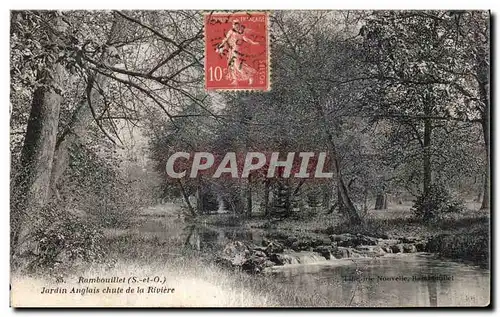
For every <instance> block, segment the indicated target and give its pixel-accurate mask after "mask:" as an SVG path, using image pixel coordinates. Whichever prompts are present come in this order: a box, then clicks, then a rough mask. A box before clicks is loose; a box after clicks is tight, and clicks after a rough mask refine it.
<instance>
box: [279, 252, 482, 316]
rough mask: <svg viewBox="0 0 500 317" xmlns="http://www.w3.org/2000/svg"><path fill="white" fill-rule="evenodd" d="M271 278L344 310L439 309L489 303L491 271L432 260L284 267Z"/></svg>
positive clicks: (394, 258) (372, 260)
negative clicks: (421, 307) (417, 307)
mask: <svg viewBox="0 0 500 317" xmlns="http://www.w3.org/2000/svg"><path fill="white" fill-rule="evenodd" d="M272 275H273V276H274V277H275V278H276V279H277V280H278V281H279V282H280V283H283V284H287V285H289V286H291V287H293V288H295V289H297V291H300V292H307V293H310V294H315V296H321V297H325V298H328V299H330V300H333V301H334V302H338V303H339V305H348V306H386V307H392V306H395V307H401V306H431V307H436V306H484V305H487V304H488V303H489V292H490V289H489V285H490V274H489V271H488V270H485V269H481V268H479V267H476V266H471V265H466V264H462V263H456V262H452V261H444V260H442V259H437V258H436V257H434V256H431V255H421V254H411V255H410V254H408V255H394V256H387V257H383V258H367V259H354V260H348V259H345V260H335V261H331V262H327V263H318V264H315V265H298V266H290V267H283V268H279V269H277V270H275V271H274V272H273V273H272ZM426 278H427V280H425V279H426Z"/></svg>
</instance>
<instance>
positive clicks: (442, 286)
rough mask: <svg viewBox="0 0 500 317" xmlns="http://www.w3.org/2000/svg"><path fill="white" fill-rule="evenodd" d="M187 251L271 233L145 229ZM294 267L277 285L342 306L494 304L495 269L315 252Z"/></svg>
mask: <svg viewBox="0 0 500 317" xmlns="http://www.w3.org/2000/svg"><path fill="white" fill-rule="evenodd" d="M140 231H141V232H142V234H144V233H145V232H147V233H153V234H155V236H157V237H159V238H160V239H162V238H163V239H167V240H171V239H176V240H178V241H180V242H181V243H183V244H184V247H188V248H194V249H197V250H204V249H205V250H213V251H216V250H220V249H221V248H222V247H223V246H224V245H225V244H226V243H228V242H230V241H235V240H240V241H252V242H253V243H255V244H260V240H261V239H262V237H263V235H264V233H265V232H263V231H262V230H253V231H245V230H242V229H241V228H239V227H226V228H219V227H218V228H209V227H206V226H198V225H190V226H184V227H183V226H182V225H181V223H172V222H171V219H170V220H166V221H165V222H164V221H163V220H161V221H159V222H152V221H150V220H149V221H145V222H143V223H142V228H141V229H140ZM294 257H295V259H297V261H294V263H300V264H291V265H285V266H282V267H274V268H272V269H271V272H269V274H270V276H272V277H273V278H274V279H275V280H276V282H277V283H279V284H283V287H286V288H292V289H294V290H295V291H296V292H301V293H305V294H313V296H318V297H320V299H322V300H323V301H318V302H327V303H338V306H360V307H364V306H370V307H375V306H384V307H403V306H430V307H436V306H485V305H488V304H489V302H490V271H489V270H488V269H485V268H481V267H479V266H476V265H472V264H466V263H460V262H455V261H450V260H444V259H440V258H438V257H437V256H436V255H432V254H423V253H421V254H388V255H386V256H384V257H378V258H356V259H333V260H325V259H324V258H322V257H320V256H318V255H317V254H316V253H313V252H295V253H294Z"/></svg>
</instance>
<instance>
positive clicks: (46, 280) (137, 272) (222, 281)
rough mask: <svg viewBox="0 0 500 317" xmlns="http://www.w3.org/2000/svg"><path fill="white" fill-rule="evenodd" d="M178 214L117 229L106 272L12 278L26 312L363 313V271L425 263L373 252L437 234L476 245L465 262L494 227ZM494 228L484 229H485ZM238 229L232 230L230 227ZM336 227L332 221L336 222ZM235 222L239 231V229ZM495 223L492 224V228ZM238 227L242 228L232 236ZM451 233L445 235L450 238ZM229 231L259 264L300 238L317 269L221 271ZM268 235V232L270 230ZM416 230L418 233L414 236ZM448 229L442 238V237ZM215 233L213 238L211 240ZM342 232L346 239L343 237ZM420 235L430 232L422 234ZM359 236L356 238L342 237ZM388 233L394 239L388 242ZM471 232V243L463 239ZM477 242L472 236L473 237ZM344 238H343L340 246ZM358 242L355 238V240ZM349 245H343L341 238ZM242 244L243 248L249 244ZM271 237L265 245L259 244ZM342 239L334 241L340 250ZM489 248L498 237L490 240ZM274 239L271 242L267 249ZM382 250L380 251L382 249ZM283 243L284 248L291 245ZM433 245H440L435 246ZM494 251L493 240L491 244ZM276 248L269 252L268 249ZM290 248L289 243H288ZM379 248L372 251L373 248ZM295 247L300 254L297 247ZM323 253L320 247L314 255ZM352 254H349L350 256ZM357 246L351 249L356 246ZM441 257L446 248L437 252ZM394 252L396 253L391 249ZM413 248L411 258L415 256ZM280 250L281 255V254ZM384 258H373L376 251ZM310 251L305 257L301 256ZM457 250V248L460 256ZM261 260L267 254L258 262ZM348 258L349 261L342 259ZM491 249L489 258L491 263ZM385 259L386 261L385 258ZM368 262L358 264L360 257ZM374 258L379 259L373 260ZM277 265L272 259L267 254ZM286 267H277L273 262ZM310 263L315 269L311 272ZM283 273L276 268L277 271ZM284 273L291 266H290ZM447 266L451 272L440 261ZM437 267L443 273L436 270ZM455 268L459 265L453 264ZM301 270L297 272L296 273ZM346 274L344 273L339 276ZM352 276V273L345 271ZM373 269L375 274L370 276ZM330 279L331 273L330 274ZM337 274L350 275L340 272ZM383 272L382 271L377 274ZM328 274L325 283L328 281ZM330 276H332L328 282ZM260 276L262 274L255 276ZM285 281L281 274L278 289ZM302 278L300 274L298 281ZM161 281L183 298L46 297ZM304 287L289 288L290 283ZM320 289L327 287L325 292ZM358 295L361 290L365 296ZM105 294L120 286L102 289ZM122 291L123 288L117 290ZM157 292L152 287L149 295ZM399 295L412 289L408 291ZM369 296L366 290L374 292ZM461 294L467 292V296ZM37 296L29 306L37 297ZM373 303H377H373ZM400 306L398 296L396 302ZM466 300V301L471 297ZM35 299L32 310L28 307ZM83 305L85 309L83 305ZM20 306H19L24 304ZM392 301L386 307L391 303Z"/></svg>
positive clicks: (171, 210)
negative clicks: (479, 236)
mask: <svg viewBox="0 0 500 317" xmlns="http://www.w3.org/2000/svg"><path fill="white" fill-rule="evenodd" d="M178 211H179V210H178V206H174V205H166V206H165V205H163V206H157V207H154V208H148V209H147V210H145V211H144V212H142V213H141V215H139V217H137V219H135V220H134V222H133V223H132V224H131V226H130V227H129V228H121V229H107V230H105V232H104V237H105V240H104V241H102V243H103V245H105V246H106V257H105V259H104V260H103V261H102V262H101V263H92V264H89V263H86V262H85V263H76V264H75V265H72V266H71V267H62V266H58V267H55V268H53V269H51V270H50V271H49V272H42V273H40V274H37V275H22V277H21V275H18V274H15V273H14V274H13V275H12V287H13V288H16V289H17V290H21V291H16V292H15V293H16V294H23V299H22V303H23V304H24V305H28V306H29V305H30V303H31V304H33V305H35V306H40V305H41V304H43V305H46V306H65V305H68V304H71V305H74V303H75V302H78V303H79V305H81V306H86V305H92V306H95V305H98V306H124V305H126V306H134V307H145V306H169V307H275V306H279V307H297V306H299V307H304V306H314V307H321V306H325V307H331V306H349V305H355V306H363V305H365V304H366V303H363V302H360V303H358V302H356V300H357V297H356V299H355V302H351V300H352V298H354V297H353V296H352V294H354V293H356V292H361V291H363V292H365V291H366V292H371V291H370V289H371V286H370V287H369V286H368V285H364V284H363V285H357V284H356V283H346V282H345V281H343V280H342V274H348V275H349V276H350V275H352V274H357V273H356V272H358V267H357V265H358V263H359V265H362V267H363V269H361V271H359V272H361V273H362V274H365V275H366V276H371V275H377V274H382V273H384V272H386V273H384V274H389V273H391V274H400V272H399V271H398V270H397V269H395V270H394V272H392V271H391V272H389V271H386V269H384V268H380V269H378V266H379V264H380V263H386V262H387V261H388V262H387V265H388V266H389V267H392V264H391V263H393V262H391V261H393V260H391V259H395V260H394V261H396V262H394V263H400V264H398V265H402V266H404V267H406V266H408V265H410V264H409V263H414V261H413V260H407V261H406V260H404V261H401V260H398V259H405V258H407V257H408V259H410V258H411V257H418V255H415V254H396V255H382V256H381V257H377V255H376V254H370V252H372V251H378V250H379V249H378V247H380V248H384V246H382V245H383V243H386V244H389V243H396V242H397V244H394V247H395V248H396V250H399V249H400V247H399V246H398V244H401V247H402V252H401V253H408V252H410V251H411V252H413V251H416V249H413V248H411V247H410V245H415V244H416V241H413V242H411V243H410V240H408V238H409V234H406V233H407V232H410V233H411V234H412V235H414V236H417V234H421V237H424V238H425V239H431V238H432V237H435V236H436V237H437V236H439V235H436V234H447V235H448V236H452V237H453V240H452V241H458V240H457V239H458V238H457V236H458V237H469V238H467V239H465V238H464V239H465V240H464V241H465V245H461V250H462V251H461V253H460V254H453V256H452V257H455V258H460V259H462V258H464V257H465V256H466V255H467V254H477V252H476V250H474V249H470V248H479V247H480V245H479V244H475V245H474V244H473V243H471V240H472V241H474V239H473V238H471V237H473V236H474V234H475V233H474V230H472V231H471V230H469V229H470V228H477V230H478V232H483V231H484V223H485V221H486V220H489V219H488V218H484V217H486V216H484V215H483V216H481V217H478V216H477V215H476V217H474V219H476V220H474V221H472V219H468V218H467V217H465V215H463V216H461V217H460V218H457V219H455V220H452V219H448V220H446V221H445V220H442V222H439V223H434V224H432V225H430V224H428V225H426V226H423V225H422V224H420V223H416V222H412V221H409V220H408V219H398V218H397V217H396V218H395V219H394V220H391V219H388V214H387V213H386V214H384V216H385V217H384V218H385V219H383V217H381V214H377V215H375V216H369V217H368V218H366V219H367V221H366V222H365V226H357V227H345V226H342V225H341V224H340V222H339V223H337V226H336V227H335V226H334V223H332V220H331V219H332V218H334V219H337V220H338V221H340V217H338V216H337V215H325V214H318V215H317V217H311V218H307V219H304V218H302V219H300V218H299V219H286V220H283V221H281V222H277V221H274V222H270V221H267V220H266V219H262V218H259V217H256V218H254V219H246V220H245V219H240V218H236V217H234V216H232V215H210V216H200V217H198V218H197V219H196V220H195V222H189V221H188V222H186V221H185V220H184V219H182V217H179V216H178V215H179V213H178ZM483 218H484V219H483ZM228 219H232V220H230V221H226V220H228ZM328 219H330V220H329V221H328ZM231 221H232V222H231ZM486 223H487V221H486ZM231 225H232V226H231ZM442 227H445V228H444V229H445V230H444V229H443V228H442ZM213 228H219V229H220V230H219V231H220V232H219V236H218V238H222V239H221V241H222V242H223V243H227V241H235V240H238V239H241V241H245V242H250V241H252V240H244V236H245V234H244V233H252V234H255V235H254V237H253V238H256V237H257V239H256V240H253V243H249V244H253V246H254V247H256V248H254V249H252V250H249V252H251V255H252V256H257V255H258V254H260V255H262V254H263V253H266V252H267V253H268V254H269V255H271V254H272V253H273V252H274V253H278V254H279V253H283V252H282V251H284V250H280V248H279V245H278V244H277V243H276V242H278V241H279V240H280V238H279V236H280V235H282V236H286V237H289V236H296V237H297V241H299V239H300V241H302V242H304V241H306V240H307V241H308V242H307V243H297V244H296V245H293V242H296V241H291V242H292V243H291V244H290V245H284V246H283V247H284V248H286V249H287V250H288V251H286V252H285V253H287V252H289V250H291V248H295V247H298V250H297V251H292V253H291V254H288V255H287V256H284V257H282V259H284V260H285V261H287V259H288V260H290V262H289V263H288V262H287V263H288V264H294V263H295V264H304V263H311V264H312V265H306V266H303V265H299V266H294V265H289V266H274V267H273V270H272V271H271V273H270V274H248V273H247V272H245V270H242V269H241V267H238V266H236V267H232V268H231V267H230V268H229V269H228V266H226V265H221V264H223V263H220V262H218V261H217V255H218V254H220V251H223V249H224V245H223V244H222V245H221V244H217V245H215V244H214V245H213V247H212V248H211V247H210V246H211V243H212V242H213V241H215V240H212V239H217V236H216V235H215V234H214V232H213V231H210V230H212V229H213ZM263 228H266V229H263ZM410 228H414V230H413V231H411V230H410V231H407V230H409V229H410ZM440 228H441V229H440ZM205 229H207V230H206V231H204V230H205ZM337 229H338V230H337ZM419 230H420V231H419ZM346 231H350V232H351V233H348V235H347V237H348V238H345V237H346V235H344V236H342V235H341V234H344V233H346ZM384 232H385V233H384ZM458 232H463V233H464V234H458V235H457V234H456V233H458ZM471 232H472V234H471ZM228 233H231V234H233V233H237V234H238V235H234V236H233V235H230V236H227V234H228ZM368 233H369V234H373V235H374V236H375V237H377V235H379V236H380V235H383V234H385V235H386V236H384V237H385V238H387V239H382V238H380V237H379V238H380V240H379V239H378V238H374V237H371V236H369V235H367V234H368ZM268 234H271V235H273V234H274V235H275V238H273V239H269V238H265V237H266V236H267V235H268ZM339 235H340V236H339ZM349 235H352V236H349ZM337 236H339V237H337ZM398 236H400V237H405V238H406V240H404V241H407V243H406V242H405V243H402V241H400V240H398V241H396V242H394V241H393V242H390V241H389V240H391V239H389V238H391V237H392V238H393V237H398ZM240 237H241V238H240ZM259 237H262V238H259ZM332 237H334V240H335V239H337V241H332ZM486 238H488V236H487V235H486ZM266 239H267V240H266ZM373 239H377V241H376V245H373V243H374V242H375V240H373ZM442 239H444V240H443V242H446V243H445V244H444V246H446V247H443V248H442V250H444V249H445V248H448V246H449V245H450V243H451V242H449V241H448V240H446V239H445V238H442ZM281 241H282V240H281ZM429 241H432V239H431V240H429ZM486 241H487V240H486ZM263 242H264V244H266V246H263V245H262V244H263ZM333 242H335V244H336V245H337V246H340V247H337V248H335V252H334V249H333V248H332V249H321V248H318V247H321V246H322V245H325V244H330V245H333ZM278 243H280V242H278ZM366 244H372V245H371V246H369V247H368V248H366V247H365V246H363V245H366ZM292 245H293V246H292ZM313 245H314V246H313ZM341 245H345V246H341ZM349 245H350V246H349ZM435 245H436V246H437V247H439V246H441V243H436V244H435ZM388 246H389V245H386V246H385V248H386V247H388ZM405 246H406V251H405ZM276 247H277V248H276ZM372 247H373V248H374V249H370V248H372ZM300 249H302V250H300ZM451 249H453V248H450V250H451ZM256 251H258V252H256ZM339 251H340V253H339ZM487 251H488V250H487V248H485V249H484V250H483V252H484V253H485V254H487ZM330 252H333V255H334V257H335V259H331V260H327V259H326V258H325V257H324V255H326V254H327V253H328V254H331V253H330ZM384 252H385V251H384ZM360 255H362V256H366V257H357V256H360ZM372 255H373V256H372ZM266 257H267V254H266ZM273 260H277V258H273ZM309 260H310V262H308V261H309ZM273 263H274V262H273ZM287 263H283V264H287ZM426 263H427V260H424V262H423V264H422V265H423V267H426V265H428V264H426ZM437 263H441V262H440V261H438V262H437ZM433 265H434V264H433ZM452 265H454V264H452ZM294 267H296V268H295V269H294ZM335 267H339V269H334V268H335ZM340 267H342V269H340ZM368 267H371V269H370V270H368ZM274 269H278V270H282V272H281V273H275V271H274ZM297 270H306V272H311V270H312V271H314V272H317V271H318V270H319V271H318V272H317V273H314V275H311V276H309V275H308V274H309V273H308V274H306V275H305V276H304V275H303V274H304V273H301V271H300V272H297ZM321 270H324V271H321ZM337 270H341V271H339V272H341V273H339V272H337ZM372 270H373V271H372ZM405 270H407V274H413V272H416V270H418V268H405ZM321 272H324V273H321ZM328 272H330V273H328ZM254 273H255V272H254ZM276 274H281V275H279V276H281V277H279V278H278V279H277V276H276ZM294 274H298V275H297V277H293V276H295V275H294ZM322 274H327V275H328V276H329V277H328V278H327V279H325V280H323V279H321V280H317V279H316V277H319V276H322ZM132 275H133V276H138V277H139V276H149V277H154V276H159V277H165V278H166V287H168V288H174V289H175V292H173V293H168V294H162V293H158V294H156V293H153V294H148V296H138V295H137V294H135V295H134V294H128V295H123V294H113V295H106V296H96V294H91V293H87V294H85V295H81V294H64V295H63V296H61V295H60V294H59V295H54V294H49V295H41V291H42V290H43V287H52V288H57V287H58V285H59V286H60V283H57V280H58V279H60V278H63V279H65V282H66V283H65V287H77V288H78V287H80V288H82V286H83V287H86V286H88V285H83V284H79V283H76V281H77V279H78V277H80V276H81V277H85V278H95V277H112V276H125V277H129V276H132ZM289 275H290V276H291V278H292V280H294V279H297V281H296V282H288V281H289V279H288V276H289ZM306 277H307V279H308V282H307V283H309V284H310V285H309V284H308V285H309V286H307V287H305V286H304V284H303V282H302V281H303V278H306ZM316 283H319V284H316ZM317 285H321V292H315V291H313V290H315V289H316V288H317V287H316V286H317ZM356 285H357V286H356ZM405 285H407V286H405V287H407V288H408V290H407V291H408V292H411V291H412V290H413V289H414V286H412V285H413V284H405ZM101 286H102V287H105V286H110V287H112V286H113V285H104V284H102V285H101ZM115 286H116V285H115ZM145 286H147V285H145ZM398 287H403V286H402V285H400V286H398ZM365 288H366V289H365ZM458 288H461V287H458ZM332 289H342V294H343V295H342V296H333V295H332V294H330V293H329V292H330V290H332ZM28 295H29V296H28ZM370 296H373V295H370ZM395 296H396V295H395ZM464 296H465V295H464ZM26 298H29V300H26ZM76 300H78V301H76ZM16 301H17V302H16ZM381 301H383V299H381ZM20 302H21V300H20V299H19V298H18V299H16V298H12V303H13V305H14V306H16V303H20Z"/></svg>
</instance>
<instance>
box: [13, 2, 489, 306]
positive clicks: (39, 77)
mask: <svg viewBox="0 0 500 317" xmlns="http://www.w3.org/2000/svg"><path fill="white" fill-rule="evenodd" d="M490 41H491V40H490V12H488V11H466V10H461V11H453V10H439V11H437V10H421V11H411V10H406V11H396V10H385V11H381V10H378V11H373V10H364V11H359V10H358V11H347V10H343V11H342V10H341V11H335V10H330V11H329V10H322V11H313V10H309V11H295V10H253V11H228V10H224V9H214V10H213V11H207V10H204V11H196V10H176V11H169V10H156V11H155V10H149V11H139V10H135V11H134V10H132V11H121V10H108V11H82V10H80V11H79V10H76V11H35V10H23V11H11V12H10V154H11V169H10V175H11V179H10V187H11V193H10V220H11V222H10V265H11V272H10V305H11V306H12V307H15V308H24V307H264V308H266V307H311V308H314V307H353V308H355V307H372V308H386V307H417V308H420V307H457V306H465V307H488V306H490V302H491V273H492V272H491V267H490V263H491V257H492V256H491V247H490V245H491V242H490V234H491V229H490V227H491V221H490V208H491V196H490V186H491V175H490V149H491V148H490V140H491V135H490V130H491V128H490V127H491V118H490V65H491V61H490Z"/></svg>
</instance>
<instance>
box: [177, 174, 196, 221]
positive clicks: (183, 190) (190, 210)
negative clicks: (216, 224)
mask: <svg viewBox="0 0 500 317" xmlns="http://www.w3.org/2000/svg"><path fill="white" fill-rule="evenodd" d="M177 182H178V184H179V187H180V189H181V193H182V197H183V198H184V201H185V202H186V205H187V207H188V210H189V213H190V214H191V216H193V217H196V211H195V210H194V208H193V206H192V205H191V202H190V201H189V196H188V194H187V192H186V189H185V188H184V185H182V181H181V180H180V179H179V180H177Z"/></svg>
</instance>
